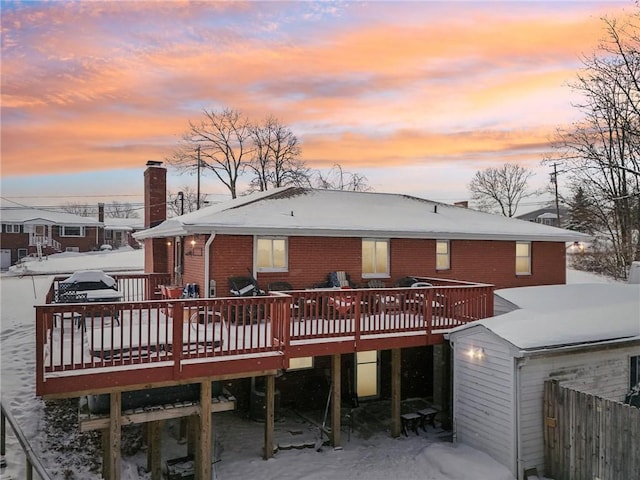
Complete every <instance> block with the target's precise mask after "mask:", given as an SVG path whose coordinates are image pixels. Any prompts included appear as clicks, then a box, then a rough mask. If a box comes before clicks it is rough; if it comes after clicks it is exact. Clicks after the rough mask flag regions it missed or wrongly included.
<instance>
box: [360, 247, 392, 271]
mask: <svg viewBox="0 0 640 480" xmlns="http://www.w3.org/2000/svg"><path fill="white" fill-rule="evenodd" d="M362 277H363V278H376V277H379V278H380V277H385V278H387V277H389V240H380V239H371V238H363V239H362Z"/></svg>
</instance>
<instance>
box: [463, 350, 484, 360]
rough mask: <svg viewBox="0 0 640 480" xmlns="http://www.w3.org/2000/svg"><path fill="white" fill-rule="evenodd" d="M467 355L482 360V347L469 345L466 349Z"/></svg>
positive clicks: (472, 358)
mask: <svg viewBox="0 0 640 480" xmlns="http://www.w3.org/2000/svg"><path fill="white" fill-rule="evenodd" d="M467 355H468V356H469V358H470V359H471V360H482V359H483V358H484V348H479V347H471V348H470V349H469V350H468V351H467Z"/></svg>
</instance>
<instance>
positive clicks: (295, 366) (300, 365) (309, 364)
mask: <svg viewBox="0 0 640 480" xmlns="http://www.w3.org/2000/svg"><path fill="white" fill-rule="evenodd" d="M309 368H313V357H300V358H291V359H290V360H289V368H287V370H306V369H309Z"/></svg>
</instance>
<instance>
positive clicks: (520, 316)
mask: <svg viewBox="0 0 640 480" xmlns="http://www.w3.org/2000/svg"><path fill="white" fill-rule="evenodd" d="M495 293H496V307H498V305H500V309H501V310H502V311H507V310H509V309H510V308H511V309H513V308H515V310H512V311H510V312H508V313H505V314H503V315H499V316H495V317H492V318H488V319H484V320H479V321H476V322H472V323H469V324H467V325H465V326H462V327H458V328H456V329H454V330H453V331H452V332H451V333H450V334H449V340H450V343H451V345H452V349H453V417H454V425H455V432H454V433H455V436H456V438H457V440H458V441H460V442H462V443H465V444H467V445H470V446H472V447H475V448H477V449H479V450H482V451H484V452H486V453H488V454H489V455H491V456H492V457H493V458H495V459H496V460H498V461H499V462H500V463H502V464H503V465H505V466H507V467H509V468H510V469H511V471H512V472H513V474H514V476H516V477H517V478H518V479H522V478H523V477H524V471H525V470H527V469H530V468H536V469H537V471H538V472H540V473H542V472H543V471H544V450H543V447H544V439H543V388H544V382H545V380H551V379H556V380H558V381H560V382H561V384H562V385H564V386H568V387H571V388H574V389H577V390H580V391H582V392H586V393H589V394H593V395H597V396H600V397H604V398H606V399H609V400H614V401H623V400H624V399H625V395H626V394H627V393H628V392H629V390H630V388H631V387H632V386H633V385H636V384H637V383H638V381H640V320H639V319H640V285H633V284H572V285H555V286H540V287H525V288H512V289H505V290H498V291H496V292H495ZM497 309H498V308H497Z"/></svg>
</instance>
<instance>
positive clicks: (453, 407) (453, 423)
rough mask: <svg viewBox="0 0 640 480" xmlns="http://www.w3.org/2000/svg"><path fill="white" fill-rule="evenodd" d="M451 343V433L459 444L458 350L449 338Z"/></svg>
mask: <svg viewBox="0 0 640 480" xmlns="http://www.w3.org/2000/svg"><path fill="white" fill-rule="evenodd" d="M449 345H450V346H451V360H450V362H451V429H452V430H453V432H452V434H451V442H452V443H453V444H454V445H457V444H458V430H457V428H456V392H455V390H454V389H455V385H456V382H455V379H454V378H453V376H454V375H455V371H456V363H455V361H456V358H455V357H456V356H455V350H456V344H455V343H454V342H453V341H452V340H451V338H449Z"/></svg>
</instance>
